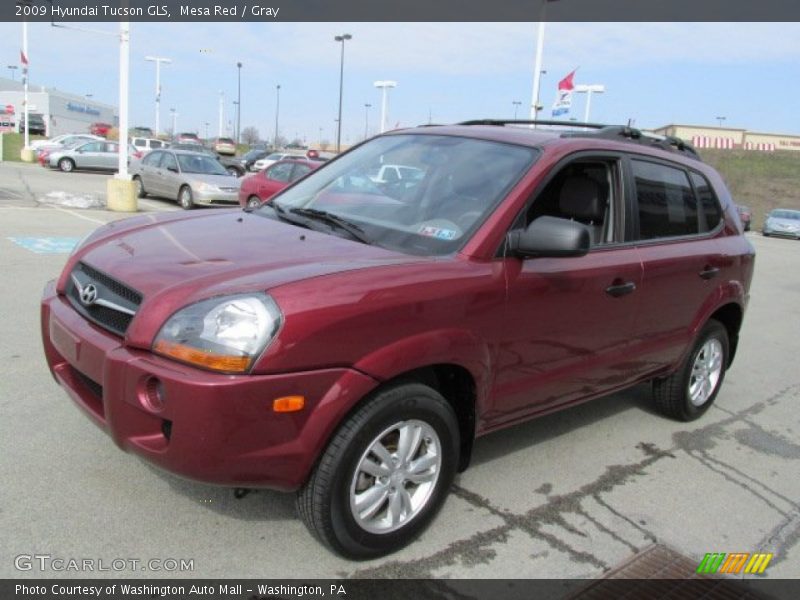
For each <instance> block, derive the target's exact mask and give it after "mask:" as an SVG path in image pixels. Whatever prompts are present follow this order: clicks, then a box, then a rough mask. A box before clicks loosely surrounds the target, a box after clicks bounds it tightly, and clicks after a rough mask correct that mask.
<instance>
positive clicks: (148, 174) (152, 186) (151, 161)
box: [139, 152, 164, 196]
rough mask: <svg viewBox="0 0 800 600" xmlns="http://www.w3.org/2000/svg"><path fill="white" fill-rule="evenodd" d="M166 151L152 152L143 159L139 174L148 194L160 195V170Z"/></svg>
mask: <svg viewBox="0 0 800 600" xmlns="http://www.w3.org/2000/svg"><path fill="white" fill-rule="evenodd" d="M163 157H164V152H151V153H150V154H148V155H147V156H145V157H144V158H143V159H142V162H141V170H140V173H139V176H140V177H141V178H142V183H143V184H144V189H145V190H146V191H147V193H148V194H153V195H154V196H158V195H159V194H160V193H161V192H160V186H159V184H160V181H159V170H160V166H159V165H160V164H161V159H162V158H163Z"/></svg>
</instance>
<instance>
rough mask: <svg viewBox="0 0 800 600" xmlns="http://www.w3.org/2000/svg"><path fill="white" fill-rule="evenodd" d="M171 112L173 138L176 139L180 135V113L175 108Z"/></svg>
mask: <svg viewBox="0 0 800 600" xmlns="http://www.w3.org/2000/svg"><path fill="white" fill-rule="evenodd" d="M169 112H171V113H172V137H173V139H174V138H175V136H176V135H178V125H177V122H178V112H177V111H176V110H175V109H174V108H170V109H169Z"/></svg>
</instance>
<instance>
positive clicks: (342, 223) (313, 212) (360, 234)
mask: <svg viewBox="0 0 800 600" xmlns="http://www.w3.org/2000/svg"><path fill="white" fill-rule="evenodd" d="M281 210H283V209H281ZM289 212H290V213H292V214H294V215H299V216H301V217H307V218H309V219H314V220H317V221H322V222H323V223H327V224H328V225H334V226H336V227H338V228H339V229H341V230H343V231H346V232H347V233H349V234H350V236H351V237H352V238H353V239H354V240H357V241H359V242H362V243H364V244H372V239H371V238H370V237H369V236H368V235H367V234H366V233H365V232H364V230H363V229H362V228H361V227H360V226H359V225H356V224H355V223H353V222H352V221H348V220H347V219H345V218H344V217H340V216H339V215H337V214H334V213H330V212H328V211H326V210H319V209H318V208H290V209H289Z"/></svg>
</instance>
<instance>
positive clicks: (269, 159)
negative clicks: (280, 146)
mask: <svg viewBox="0 0 800 600" xmlns="http://www.w3.org/2000/svg"><path fill="white" fill-rule="evenodd" d="M284 158H305V156H303V155H302V154H291V153H289V152H273V153H272V154H270V155H268V156H266V157H264V158H261V159H259V160H257V161H256V162H254V163H253V166H252V167H250V170H251V171H263V170H264V169H266V168H267V167H268V166H270V165H271V164H273V163H276V162H278V161H279V160H283V159H284Z"/></svg>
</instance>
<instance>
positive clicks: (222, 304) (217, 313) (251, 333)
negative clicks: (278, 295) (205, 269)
mask: <svg viewBox="0 0 800 600" xmlns="http://www.w3.org/2000/svg"><path fill="white" fill-rule="evenodd" d="M281 321H282V316H281V312H280V309H279V308H278V305H277V304H275V301H274V300H273V299H272V298H270V297H269V296H267V295H266V294H242V295H236V296H225V297H218V298H210V299H208V300H203V301H201V302H197V303H196V304H192V305H190V306H187V307H185V308H182V309H181V310H179V311H178V312H176V313H175V314H174V315H172V316H171V317H170V318H169V319H168V320H167V322H166V323H164V325H163V327H161V331H159V332H158V335H157V336H156V339H155V341H154V342H153V352H155V353H156V354H160V355H162V356H167V357H169V358H173V359H175V360H179V361H181V362H185V363H189V364H192V365H195V366H198V367H202V368H205V369H211V370H213V371H224V372H226V373H243V372H245V371H247V370H248V369H249V368H250V367H251V366H252V364H253V362H254V361H255V359H256V358H257V357H258V356H259V355H260V354H261V352H263V351H264V348H266V347H267V344H268V343H269V342H270V341H272V339H273V338H274V337H275V334H276V333H277V332H278V329H279V328H280V325H281Z"/></svg>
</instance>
